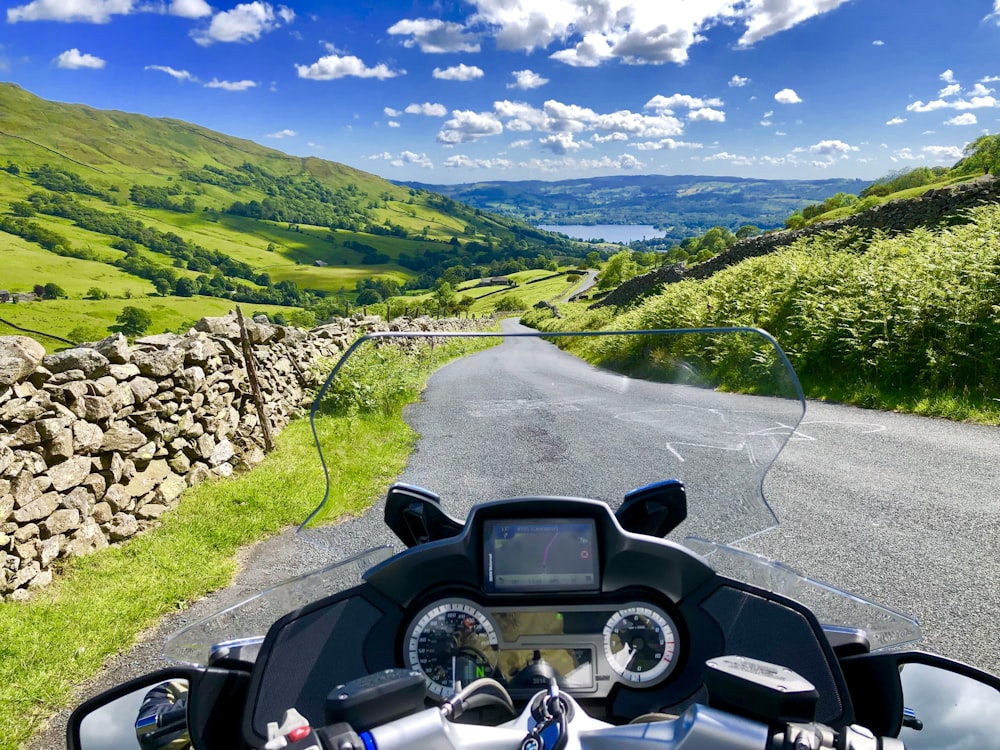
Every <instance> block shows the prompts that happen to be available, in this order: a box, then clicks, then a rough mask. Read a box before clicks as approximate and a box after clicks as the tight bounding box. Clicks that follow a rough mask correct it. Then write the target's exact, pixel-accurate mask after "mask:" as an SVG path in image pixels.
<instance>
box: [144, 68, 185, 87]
mask: <svg viewBox="0 0 1000 750" xmlns="http://www.w3.org/2000/svg"><path fill="white" fill-rule="evenodd" d="M144 70H158V71H160V72H161V73H166V74H167V75H168V76H170V77H171V78H174V79H176V80H178V81H191V82H192V83H197V82H198V79H197V78H195V76H193V75H192V74H191V73H189V72H188V71H186V70H177V69H176V68H171V67H170V66H169V65H147V66H146V67H145V68H144Z"/></svg>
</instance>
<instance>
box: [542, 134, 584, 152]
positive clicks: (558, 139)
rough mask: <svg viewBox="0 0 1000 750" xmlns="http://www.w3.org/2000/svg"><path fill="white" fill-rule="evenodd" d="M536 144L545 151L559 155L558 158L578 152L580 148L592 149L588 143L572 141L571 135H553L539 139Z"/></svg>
mask: <svg viewBox="0 0 1000 750" xmlns="http://www.w3.org/2000/svg"><path fill="white" fill-rule="evenodd" d="M538 144H539V145H540V146H541V147H542V148H544V149H546V150H547V151H551V152H552V153H553V154H559V155H560V156H561V155H564V154H569V153H573V152H574V151H579V150H580V149H582V148H593V146H592V145H591V144H589V143H586V142H580V141H575V140H573V134H572V133H553V134H552V135H548V136H545V137H544V138H539V139H538Z"/></svg>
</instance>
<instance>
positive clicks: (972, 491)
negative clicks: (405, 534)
mask: <svg viewBox="0 0 1000 750" xmlns="http://www.w3.org/2000/svg"><path fill="white" fill-rule="evenodd" d="M549 358H556V359H555V360H551V361H556V362H558V366H557V369H559V370H560V371H561V372H562V373H564V378H565V381H564V382H563V383H562V384H561V385H559V386H558V387H557V386H556V385H554V384H553V383H552V378H551V377H550V374H549V372H548V371H547V369H546V366H547V363H548V362H549V361H550V360H549ZM477 378H482V379H485V380H486V381H488V382H490V383H491V385H493V386H494V387H495V388H496V391H495V394H494V395H493V396H491V397H490V398H489V399H481V398H480V399H479V400H478V401H477V400H476V399H475V398H473V400H472V402H470V404H471V405H468V406H465V407H461V408H459V407H457V406H456V404H457V403H459V401H460V400H461V398H462V397H463V395H465V391H466V390H467V389H468V388H470V386H469V383H471V382H472V381H473V380H474V379H477ZM566 382H571V384H572V387H571V388H567V387H566V384H565V383H566ZM622 382H623V381H621V379H620V378H617V377H609V376H607V375H606V374H602V373H595V372H594V371H593V370H592V369H590V368H588V367H586V366H583V365H580V364H579V363H577V362H573V361H571V359H570V358H568V356H567V355H565V354H563V353H561V352H559V351H558V350H556V349H555V347H553V346H551V345H549V344H546V343H544V342H542V341H539V340H515V341H510V342H508V343H505V344H504V345H503V346H501V347H496V348H493V349H489V350H486V351H484V352H481V353H479V354H477V355H474V356H473V357H470V358H467V359H464V360H460V361H458V362H454V363H452V364H450V365H448V366H447V367H446V368H444V369H442V370H441V371H440V372H439V373H438V374H436V375H435V377H434V378H432V380H431V383H430V386H429V388H428V390H427V392H426V393H425V397H424V399H423V400H422V402H421V403H419V404H417V405H414V406H413V407H410V409H409V411H408V413H407V419H408V420H409V421H410V422H411V424H413V426H414V427H415V428H416V429H417V430H418V431H419V432H420V433H421V435H422V436H423V437H422V439H421V441H420V443H419V444H418V448H417V451H416V452H415V453H414V455H413V456H412V457H411V460H410V463H409V465H408V467H407V469H406V471H405V472H404V474H403V476H402V477H401V479H403V480H404V481H410V482H413V483H416V484H420V485H423V486H427V487H429V488H431V489H434V490H436V491H438V492H440V494H441V495H442V498H443V501H444V503H445V507H446V509H447V510H448V511H449V512H451V513H452V514H454V515H456V516H464V515H465V513H466V512H467V510H468V508H469V507H470V506H471V505H472V504H474V503H475V502H479V501H482V500H487V499H493V498H498V497H506V496H514V495H520V494H529V493H530V494H580V495H587V496H595V497H604V498H607V499H608V500H609V501H612V502H613V501H614V500H615V498H620V496H621V494H622V492H624V491H625V490H627V489H629V488H630V487H634V486H638V485H641V484H643V483H644V482H645V481H650V480H652V479H658V478H663V477H665V476H674V475H676V474H681V475H682V476H683V478H684V480H685V482H686V484H688V487H689V504H690V505H691V506H693V507H695V506H696V507H698V508H699V509H701V511H703V512H694V511H693V512H692V519H691V522H690V524H691V525H692V527H693V529H692V530H693V531H696V532H700V533H707V532H711V531H715V532H717V533H716V534H714V535H715V536H717V537H718V536H725V535H726V534H727V533H730V534H735V532H736V531H737V530H739V529H740V528H743V527H742V526H741V525H740V524H742V523H744V521H750V522H755V523H756V522H760V521H761V520H762V518H761V516H760V515H759V514H756V513H751V514H749V516H748V518H746V519H743V518H740V519H737V521H738V523H737V521H734V519H733V518H732V517H731V516H729V515H727V514H725V513H722V512H721V511H720V512H715V511H716V510H718V509H719V508H720V506H719V505H718V504H716V501H715V499H714V498H713V497H712V496H711V495H710V494H705V493H699V490H698V489H697V485H700V484H707V483H708V479H709V474H710V473H711V468H705V467H706V466H707V467H711V466H712V465H713V462H712V461H708V462H707V463H706V462H705V461H700V462H699V461H698V460H695V459H698V458H704V456H703V455H702V454H705V455H707V456H708V457H709V458H711V457H712V456H723V455H725V453H726V452H729V451H731V450H735V449H737V448H738V449H740V450H748V451H749V452H750V453H751V454H753V455H754V456H755V460H758V461H765V462H766V459H767V454H768V451H769V450H770V446H772V445H773V443H774V439H775V438H774V432H775V431H773V430H771V431H769V429H768V428H769V427H771V428H773V427H774V424H775V420H774V419H773V417H774V415H773V414H771V413H770V412H769V411H768V410H767V409H768V408H767V407H765V406H764V405H763V403H764V402H766V401H770V399H755V398H753V397H730V398H735V399H738V400H740V401H739V403H740V406H739V408H738V409H730V410H729V411H728V412H727V413H726V414H727V417H726V418H728V419H731V420H733V421H731V422H730V423H728V426H729V430H728V431H729V433H731V435H730V438H728V439H729V440H730V441H731V442H729V443H727V442H725V441H723V442H721V443H720V442H718V439H716V440H715V442H712V440H709V439H708V438H707V437H706V435H707V431H708V430H710V429H715V428H716V427H717V425H716V424H715V421H716V420H718V419H719V418H720V416H719V414H720V407H719V405H718V404H717V403H716V402H715V401H714V400H713V399H714V398H715V397H714V396H713V394H712V393H711V392H710V391H705V392H704V393H703V395H702V396H701V397H700V398H703V399H704V401H703V402H702V403H695V404H694V405H690V404H689V405H687V406H685V407H684V410H683V411H680V412H679V411H676V409H675V410H674V411H673V412H671V411H670V409H671V408H672V407H670V405H669V404H667V405H663V404H659V405H656V406H655V407H653V408H651V407H650V402H649V398H650V394H646V393H644V392H643V391H642V389H641V388H634V389H633V390H632V391H631V392H630V393H628V394H625V396H626V401H625V404H626V406H625V407H624V408H623V407H622V405H621V404H622V402H621V399H622V397H623V394H622ZM585 405H586V409H584V406H585ZM609 410H611V411H609ZM780 416H781V419H779V420H777V421H778V422H782V423H785V424H787V423H788V422H787V421H786V420H787V419H789V418H790V414H788V413H786V414H783V415H780ZM602 420H603V421H602ZM769 420H770V421H769ZM612 423H613V424H615V425H616V426H617V427H618V428H621V429H616V430H610V429H608V430H604V429H601V428H600V425H601V424H612ZM669 424H674V425H675V427H674V428H670V427H666V426H664V425H669ZM676 425H681V426H676ZM557 427H558V428H559V429H558V430H557V429H556V428H557ZM651 430H652V431H653V435H654V437H655V440H653V441H652V443H654V444H655V445H654V447H652V448H651V447H650V443H651V440H650V431H651ZM777 432H779V433H780V430H779V431H777ZM998 437H1000V431H998V430H997V429H996V428H990V427H978V426H972V425H962V424H954V423H950V422H944V421H938V420H929V419H923V418H918V417H909V416H902V415H896V414H889V413H883V412H874V411H868V410H861V409H855V408H851V407H843V406H835V405H828V404H821V403H810V404H809V406H808V412H807V415H806V417H805V420H804V421H803V423H802V424H801V425H800V427H799V428H798V430H797V431H796V432H795V434H794V435H793V436H792V439H791V441H790V442H789V444H788V446H787V448H786V449H785V451H784V452H783V453H782V455H781V456H780V457H779V458H778V459H777V461H776V462H775V464H774V466H773V467H772V470H771V472H770V474H769V475H768V479H767V482H766V484H765V488H766V491H767V494H768V497H769V499H770V501H771V504H772V507H773V508H774V510H775V511H776V512H777V515H778V517H779V518H780V519H781V521H782V525H781V526H780V527H779V528H777V529H773V530H771V531H767V532H765V533H763V534H762V535H760V536H757V537H754V538H752V539H750V540H748V541H747V542H745V543H744V546H747V547H748V548H750V549H752V550H754V551H757V552H760V553H762V554H765V555H767V556H769V557H773V558H776V559H779V560H782V561H783V562H785V563H786V564H788V565H791V566H792V567H795V568H797V569H798V570H800V571H801V572H803V573H805V574H808V575H811V576H814V577H817V578H820V579H822V580H825V581H827V582H829V583H832V584H836V585H838V586H841V587H843V588H845V589H847V590H849V591H852V592H854V593H856V594H859V595H861V596H865V597H868V598H871V599H873V600H875V601H878V602H882V603H884V604H887V605H889V606H892V607H895V608H897V609H899V610H901V611H903V612H907V613H910V614H913V615H915V616H916V617H917V618H918V619H919V620H920V622H921V625H922V627H923V631H924V642H923V647H925V648H927V649H929V650H933V651H937V652H939V653H942V654H945V655H947V656H950V657H953V658H957V659H960V660H963V661H967V662H969V663H972V664H974V665H977V666H980V667H982V668H986V669H989V670H991V671H994V672H1000V624H998V622H997V616H998V615H1000V562H997V555H996V552H995V534H996V532H997V530H998V529H1000V441H998ZM481 444H486V445H489V446H492V449H491V450H490V451H486V452H476V451H474V450H473V449H472V448H473V446H474V445H481ZM500 456H503V459H502V460H501V459H500V458H499V457H500ZM679 457H680V458H684V459H686V460H685V461H683V462H678V461H677V460H676V459H678V458H679ZM443 466H452V467H455V466H457V467H460V468H461V471H458V472H454V473H450V474H449V473H447V472H444V471H442V467H443ZM541 466H545V467H548V468H553V467H555V468H559V469H561V471H553V472H550V473H549V474H550V476H551V477H552V480H551V481H547V482H545V483H543V485H544V486H538V483H537V482H536V481H535V480H536V479H537V477H538V476H539V475H540V472H539V471H538V467H541ZM699 466H700V467H701V468H699ZM610 467H615V468H616V470H615V471H611V469H610ZM623 467H624V468H625V469H626V471H625V475H626V478H625V479H621V478H619V477H620V475H621V473H622V472H621V471H620V470H621V469H622V468H623ZM623 482H625V484H623ZM720 483H723V484H727V485H728V486H731V487H742V485H743V484H745V482H742V483H741V479H740V477H739V476H737V475H725V477H724V478H723V479H722V480H721V481H720ZM626 484H627V486H626ZM570 486H578V487H581V488H582V489H580V490H579V491H577V492H572V493H571V492H567V491H566V488H567V487H570ZM705 508H707V511H706V510H705ZM382 510H383V509H382V506H381V504H379V505H377V506H376V507H374V508H373V509H372V510H370V511H369V512H368V513H366V514H365V515H364V516H362V517H361V518H357V519H349V520H347V521H345V522H343V523H342V524H341V525H340V526H338V527H337V528H336V529H335V531H334V532H333V533H332V534H329V535H327V538H328V539H331V540H333V541H332V542H331V548H330V549H328V550H325V551H320V550H317V549H316V548H315V547H313V546H309V545H305V544H303V543H302V542H301V541H297V540H295V539H294V535H293V534H292V533H291V532H286V533H284V534H282V535H281V536H279V537H276V538H274V539H271V540H268V541H267V542H264V543H262V544H260V545H258V546H257V547H255V548H253V549H251V550H247V551H246V552H245V553H244V554H243V556H242V560H241V572H240V574H239V576H238V577H237V580H236V581H235V583H234V585H233V586H232V587H230V588H228V589H225V590H223V591H220V592H217V593H216V594H214V595H212V596H210V597H207V598H206V599H204V600H202V601H200V602H198V603H196V604H195V605H193V606H192V607H191V608H190V609H188V610H186V611H185V612H183V613H179V614H178V615H176V616H174V617H171V618H169V619H168V620H167V621H165V622H164V623H162V624H161V626H160V627H158V628H157V629H155V630H154V631H151V632H149V633H146V634H144V635H143V637H142V639H141V642H140V643H139V644H138V645H137V646H136V647H135V648H133V649H131V650H130V651H128V652H125V653H123V654H121V655H119V656H118V657H116V658H115V659H114V660H112V662H111V663H110V664H109V665H108V667H107V669H105V670H104V672H103V673H102V674H101V675H100V676H98V678H96V679H95V680H94V681H92V682H91V683H89V684H88V685H85V686H83V687H82V688H81V699H82V697H86V696H87V695H91V694H94V693H96V692H99V691H100V690H103V689H105V688H106V687H108V686H109V685H111V684H117V683H118V682H121V681H123V680H124V679H127V678H129V677H132V676H137V675H140V674H143V673H145V672H148V671H151V670H153V669H155V668H158V667H159V666H163V662H162V661H161V660H160V659H159V654H160V650H161V647H162V643H163V638H164V636H165V635H166V634H168V633H170V632H172V631H173V630H176V629H177V628H179V627H181V626H182V625H184V624H186V623H189V622H192V621H194V620H196V619H198V618H200V617H202V616H205V615H206V614H209V613H211V612H214V611H217V610H219V609H221V608H223V607H225V606H229V605H230V604H232V603H234V602H236V601H239V600H240V599H242V598H244V597H246V596H248V595H250V594H252V593H254V592H255V591H257V590H259V589H261V588H264V587H266V586H268V585H270V584H273V583H275V582H277V581H280V580H282V579H284V578H286V577H288V576H291V575H295V574H298V573H301V572H304V571H306V570H311V569H313V568H315V567H318V566H319V565H322V564H324V563H325V562H328V561H331V560H333V559H336V558H339V557H343V556H346V555H349V554H353V553H355V552H359V551H361V550H363V549H366V548H368V547H370V546H373V545H375V544H394V545H395V546H396V547H397V548H398V547H400V545H399V543H398V542H396V541H395V539H394V538H393V537H392V535H391V533H390V532H389V531H388V530H387V529H386V528H385V527H384V525H383V523H382ZM685 525H686V526H687V525H688V524H685ZM732 538H735V537H732ZM65 720H66V717H65V715H64V714H63V715H60V716H57V717H54V719H53V722H52V727H51V729H50V731H49V732H47V733H46V734H45V735H44V736H43V737H41V738H39V739H38V740H37V741H36V742H33V743H32V747H63V740H62V732H63V729H62V725H63V724H64V723H65Z"/></svg>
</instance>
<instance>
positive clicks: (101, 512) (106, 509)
mask: <svg viewBox="0 0 1000 750" xmlns="http://www.w3.org/2000/svg"><path fill="white" fill-rule="evenodd" d="M112 516H114V512H113V511H112V510H111V505H110V504H109V503H98V504H97V505H95V506H94V510H93V512H92V513H91V517H92V518H93V519H94V520H95V521H97V523H107V522H108V521H110V520H111V518H112Z"/></svg>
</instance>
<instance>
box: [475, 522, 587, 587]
mask: <svg viewBox="0 0 1000 750" xmlns="http://www.w3.org/2000/svg"><path fill="white" fill-rule="evenodd" d="M483 536H484V539H483V557H484V560H483V563H484V578H485V586H484V587H485V589H486V590H487V591H492V592H501V593H502V592H535V591H596V590H597V589H598V588H599V587H600V582H599V580H598V570H599V568H598V560H597V530H596V527H595V524H594V521H593V520H592V519H589V518H574V519H545V520H502V521H499V520H488V521H485V522H484V524H483Z"/></svg>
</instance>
